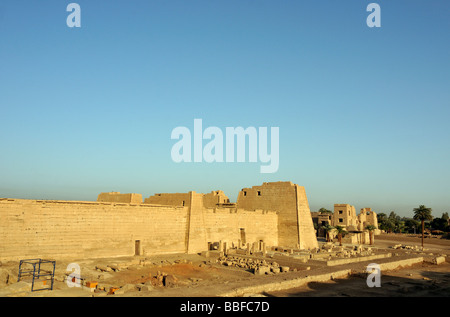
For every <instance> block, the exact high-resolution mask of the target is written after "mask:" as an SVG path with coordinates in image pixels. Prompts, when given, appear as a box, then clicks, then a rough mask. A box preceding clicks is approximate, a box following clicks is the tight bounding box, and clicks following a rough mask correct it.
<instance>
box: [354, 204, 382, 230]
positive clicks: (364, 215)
mask: <svg viewBox="0 0 450 317" xmlns="http://www.w3.org/2000/svg"><path fill="white" fill-rule="evenodd" d="M368 225H372V226H375V227H376V228H378V218H377V214H376V213H375V212H374V211H373V210H372V208H361V210H360V212H359V215H358V230H361V231H362V230H365V228H366V227H367V226H368Z"/></svg>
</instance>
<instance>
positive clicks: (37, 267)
mask: <svg viewBox="0 0 450 317" xmlns="http://www.w3.org/2000/svg"><path fill="white" fill-rule="evenodd" d="M24 264H25V266H26V265H27V264H29V265H31V266H33V269H28V270H27V268H26V267H24ZM42 264H50V265H51V269H50V270H48V269H47V270H46V269H44V268H42V267H41V265H42ZM55 266H56V261H52V260H43V259H26V260H20V263H19V277H18V279H17V282H19V281H20V279H21V278H24V277H26V276H32V282H31V291H32V292H34V291H42V290H53V281H54V279H55ZM48 276H50V277H51V279H50V280H51V283H50V285H49V286H48V287H44V288H40V289H34V283H35V280H40V278H41V277H48ZM46 283H47V279H45V280H44V282H43V284H44V285H46Z"/></svg>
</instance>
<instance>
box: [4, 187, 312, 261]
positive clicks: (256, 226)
mask: <svg viewBox="0 0 450 317" xmlns="http://www.w3.org/2000/svg"><path fill="white" fill-rule="evenodd" d="M245 190H246V191H247V194H248V195H249V196H247V198H250V197H251V195H253V194H254V195H255V196H256V197H253V198H255V199H253V198H252V199H253V200H250V199H245V198H244V197H245V196H243V197H241V196H242V195H243V192H241V193H240V194H239V198H238V202H237V204H232V203H229V199H228V197H227V196H226V195H225V194H224V193H223V192H222V191H214V192H211V193H209V194H200V193H196V192H193V191H192V192H189V193H181V194H156V195H154V196H151V197H149V198H147V199H145V201H144V202H142V196H141V195H140V194H120V193H118V192H113V193H102V194H100V195H99V196H98V201H96V202H89V201H58V200H27V199H8V198H2V199H0V260H18V259H24V258H37V257H47V258H60V257H69V258H81V257H90V258H93V257H115V256H127V255H151V254H163V253H183V252H186V253H197V252H201V251H205V250H207V249H208V246H209V245H210V244H212V243H216V242H221V243H222V244H226V245H227V246H228V247H233V246H235V247H237V246H241V245H245V244H250V245H251V244H257V245H262V243H264V245H266V246H268V247H269V246H278V245H283V246H286V247H293V248H294V247H296V246H297V247H298V246H299V247H300V248H303V249H311V248H314V247H317V246H318V244H317V240H316V237H315V235H314V228H313V225H312V219H311V214H310V211H309V206H308V202H307V199H306V194H305V190H304V188H303V187H301V186H298V185H295V184H292V183H290V182H280V183H264V184H263V185H262V186H255V187H252V188H251V189H245ZM258 191H260V194H261V196H259V194H258ZM261 197H262V200H260V201H258V200H256V198H261Z"/></svg>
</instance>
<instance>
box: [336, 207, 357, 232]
mask: <svg viewBox="0 0 450 317" xmlns="http://www.w3.org/2000/svg"><path fill="white" fill-rule="evenodd" d="M331 220H332V225H333V226H334V227H335V226H342V227H344V228H347V230H356V229H357V226H358V218H357V217H356V211H355V206H352V205H349V204H334V213H333V217H332V218H331Z"/></svg>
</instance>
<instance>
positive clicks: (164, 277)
mask: <svg viewBox="0 0 450 317" xmlns="http://www.w3.org/2000/svg"><path fill="white" fill-rule="evenodd" d="M144 285H146V286H150V287H176V286H177V285H178V278H177V277H176V276H175V275H172V274H167V273H164V272H161V271H158V272H157V273H156V275H155V276H152V275H150V279H149V280H148V281H146V282H145V283H144Z"/></svg>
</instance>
